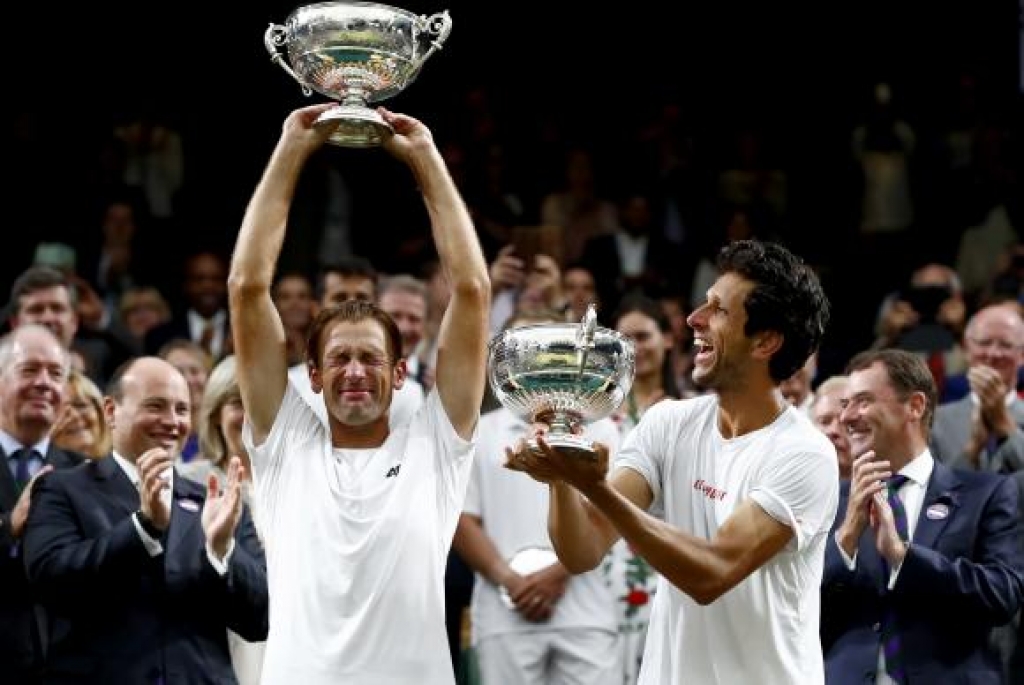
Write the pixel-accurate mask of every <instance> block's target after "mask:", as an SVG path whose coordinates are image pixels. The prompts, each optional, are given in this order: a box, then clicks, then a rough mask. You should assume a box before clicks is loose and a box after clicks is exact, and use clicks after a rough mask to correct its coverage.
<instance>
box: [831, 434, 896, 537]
mask: <svg viewBox="0 0 1024 685" xmlns="http://www.w3.org/2000/svg"><path fill="white" fill-rule="evenodd" d="M891 475H892V472H891V470H890V468H889V462H888V461H883V460H880V459H877V458H876V457H875V452H874V450H868V451H867V452H865V453H864V454H862V455H860V456H859V457H857V458H856V459H854V460H853V465H852V466H851V468H850V500H849V502H848V503H847V505H846V516H845V518H844V519H843V523H842V525H841V526H839V530H838V531H837V538H838V541H839V544H840V546H841V547H842V548H843V551H844V552H846V555H847V556H849V557H852V556H853V555H854V553H855V552H856V551H857V543H858V541H859V540H860V536H861V534H862V533H863V532H864V529H865V528H867V527H868V524H869V523H870V522H871V507H872V506H873V503H874V501H875V498H876V497H877V496H879V495H881V493H882V492H883V491H884V490H885V479H886V478H888V477H889V476H891ZM881 497H882V498H883V501H884V495H881Z"/></svg>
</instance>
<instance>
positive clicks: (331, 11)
mask: <svg viewBox="0 0 1024 685" xmlns="http://www.w3.org/2000/svg"><path fill="white" fill-rule="evenodd" d="M451 29H452V20H451V18H450V17H449V16H448V12H447V11H444V12H439V13H437V14H432V15H430V16H429V17H427V16H417V15H415V14H412V13H411V12H407V11H406V10H403V9H399V8H397V7H391V6H389V5H381V4H378V3H374V2H320V3H315V4H312V5H303V6H301V7H298V8H297V9H296V10H295V11H293V12H292V13H291V14H290V15H289V16H288V18H287V19H286V20H285V23H284V24H283V25H282V24H270V26H269V28H267V31H266V33H265V34H264V36H263V42H264V45H265V46H266V48H267V51H268V52H269V53H270V56H271V60H272V61H274V62H277V64H278V65H279V66H280V67H281V68H282V69H284V70H285V71H286V72H287V73H288V74H289V75H290V76H291V77H292V78H294V79H295V80H296V81H298V82H299V85H300V86H302V90H303V92H304V93H305V94H306V95H307V96H308V95H311V94H312V92H313V91H314V90H315V91H316V92H318V93H320V94H321V95H325V96H327V97H329V98H331V99H334V100H339V101H340V102H341V104H340V106H339V107H336V108H334V109H331V110H329V111H328V112H325V113H324V114H322V115H321V116H320V118H319V119H318V120H317V124H326V123H329V122H335V121H338V122H340V123H339V125H338V128H337V129H336V130H335V132H334V133H333V134H332V135H331V138H330V142H331V143H334V144H335V145H341V146H344V147H373V146H376V145H380V144H381V143H382V142H383V140H384V139H385V138H386V137H387V136H390V135H391V134H392V133H393V131H392V130H391V126H390V125H389V124H388V123H387V122H385V121H384V119H383V118H382V117H381V116H380V114H379V113H377V111H376V110H374V109H371V108H370V107H369V104H370V103H373V102H378V101H380V100H384V99H385V98H388V97H391V96H392V95H394V94H396V93H398V92H399V91H401V90H403V89H404V88H405V87H406V86H408V85H409V84H410V83H412V82H413V81H414V80H415V79H416V76H417V75H418V74H419V71H420V69H421V68H422V67H423V63H424V62H426V61H427V58H428V57H430V56H431V55H432V54H434V52H436V51H437V50H439V49H440V48H441V46H442V45H443V44H444V41H445V40H446V39H447V38H448V34H449V33H450V32H451ZM281 46H284V47H285V48H286V50H287V55H288V59H287V61H286V60H285V59H284V57H283V56H282V54H281V53H280V52H279V51H278V48H279V47H281Z"/></svg>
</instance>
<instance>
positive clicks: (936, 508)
mask: <svg viewBox="0 0 1024 685" xmlns="http://www.w3.org/2000/svg"><path fill="white" fill-rule="evenodd" d="M924 515H925V516H927V517H928V518H929V519H930V520H932V521H941V520H942V519H944V518H946V517H947V516H949V507H947V506H946V505H945V504H932V505H931V506H929V507H928V508H927V509H925V512H924Z"/></svg>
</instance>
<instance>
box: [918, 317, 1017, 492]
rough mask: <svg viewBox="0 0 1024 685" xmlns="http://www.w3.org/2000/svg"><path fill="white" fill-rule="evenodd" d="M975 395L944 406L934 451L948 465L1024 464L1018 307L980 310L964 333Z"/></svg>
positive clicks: (1007, 467)
mask: <svg viewBox="0 0 1024 685" xmlns="http://www.w3.org/2000/svg"><path fill="white" fill-rule="evenodd" d="M964 349H965V351H966V352H967V362H968V365H969V368H968V370H967V383H968V385H969V386H970V393H969V394H968V395H967V396H966V397H964V398H963V399H960V400H958V401H955V402H950V403H948V404H944V405H942V406H940V407H939V409H938V411H937V412H936V416H935V428H934V430H933V431H932V439H931V442H932V448H933V450H934V451H935V453H936V455H937V457H938V458H939V459H941V460H942V461H944V462H946V463H947V464H949V465H951V466H955V467H959V468H967V469H971V470H986V471H1000V472H1004V473H1008V472H1012V471H1017V470H1020V469H1021V467H1022V466H1024V432H1022V431H1021V426H1024V401H1022V400H1021V398H1020V397H1019V396H1018V394H1017V378H1018V374H1019V372H1020V370H1021V366H1022V365H1024V320H1022V319H1021V315H1020V311H1019V310H1018V309H1017V307H1016V306H1014V305H1012V304H997V305H991V306H988V307H985V308H983V309H981V310H980V311H978V313H976V314H975V315H974V316H973V317H971V320H970V321H969V322H968V324H967V331H966V334H965V335H964Z"/></svg>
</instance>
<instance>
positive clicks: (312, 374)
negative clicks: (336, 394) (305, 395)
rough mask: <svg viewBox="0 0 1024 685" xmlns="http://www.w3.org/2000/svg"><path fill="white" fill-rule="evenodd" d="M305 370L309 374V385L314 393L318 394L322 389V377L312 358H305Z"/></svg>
mask: <svg viewBox="0 0 1024 685" xmlns="http://www.w3.org/2000/svg"><path fill="white" fill-rule="evenodd" d="M306 372H307V373H308V374H309V387H310V388H311V389H312V390H313V394H314V395H319V394H320V393H321V392H322V391H323V389H324V379H323V376H322V375H321V374H320V369H319V368H318V367H317V366H316V364H314V363H313V360H312V359H307V360H306Z"/></svg>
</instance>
